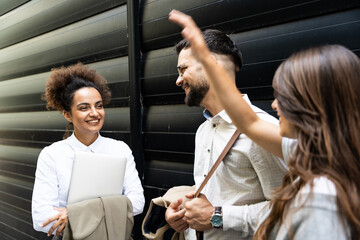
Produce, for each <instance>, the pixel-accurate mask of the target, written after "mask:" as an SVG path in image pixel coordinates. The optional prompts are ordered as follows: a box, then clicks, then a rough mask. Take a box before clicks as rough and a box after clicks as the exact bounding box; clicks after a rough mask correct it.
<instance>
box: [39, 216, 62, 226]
mask: <svg viewBox="0 0 360 240" xmlns="http://www.w3.org/2000/svg"><path fill="white" fill-rule="evenodd" d="M59 216H60V213H59V214H56V215H55V216H53V217H51V218H49V219H48V220H46V221H45V222H44V223H43V224H42V226H41V227H45V226H47V225H48V224H49V223H51V222H53V221H55V220H57V219H59Z"/></svg>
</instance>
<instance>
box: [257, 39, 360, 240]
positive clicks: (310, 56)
mask: <svg viewBox="0 0 360 240" xmlns="http://www.w3.org/2000/svg"><path fill="white" fill-rule="evenodd" d="M273 88H274V91H275V97H276V98H277V100H278V108H279V109H280V111H281V113H282V114H283V115H284V117H285V118H286V119H287V120H288V121H289V122H290V123H292V124H293V125H294V126H295V128H296V134H297V139H298V145H297V147H296V149H295V151H294V153H293V154H292V156H291V157H290V159H289V161H288V166H289V172H288V174H287V175H286V176H285V178H284V180H283V183H282V186H281V187H280V188H279V190H278V191H277V192H276V194H275V196H274V198H273V200H272V201H271V207H272V210H271V212H270V214H269V216H268V217H267V219H266V220H265V221H264V222H263V223H262V224H261V225H260V227H259V229H258V230H257V232H256V234H255V238H254V239H268V238H269V236H270V234H271V230H272V229H273V228H274V226H275V225H276V224H277V223H278V222H280V224H281V223H282V221H283V220H284V218H285V213H284V212H285V210H286V206H287V205H288V203H289V202H290V201H291V200H292V199H294V198H295V195H296V194H297V193H298V192H299V190H300V189H301V187H303V186H304V185H305V184H307V183H311V182H312V180H313V179H314V178H316V177H319V176H325V177H327V178H328V179H329V180H331V181H332V182H333V183H334V185H335V187H336V193H337V195H336V198H337V208H338V214H339V218H340V219H341V221H342V223H343V224H344V227H345V224H348V226H349V227H350V233H349V234H350V236H347V237H348V238H351V239H360V104H359V102H360V94H359V91H360V60H359V58H358V57H357V56H356V55H355V54H354V53H352V52H351V51H350V50H348V49H346V48H344V47H342V46H339V45H326V46H321V47H316V48H311V49H308V50H305V51H301V52H298V53H295V54H293V55H292V56H291V57H290V58H289V59H287V60H286V61H284V62H283V63H282V64H281V65H280V67H279V68H278V69H277V71H276V73H275V76H274V80H273ZM295 179H298V180H297V181H296V182H294V180H295ZM289 235H290V237H291V233H289Z"/></svg>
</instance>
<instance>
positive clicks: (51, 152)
mask: <svg viewBox="0 0 360 240" xmlns="http://www.w3.org/2000/svg"><path fill="white" fill-rule="evenodd" d="M110 98H111V92H110V90H109V88H108V86H107V81H106V80H105V79H104V78H103V77H102V76H100V75H99V74H97V73H96V71H95V70H93V69H90V68H89V67H87V66H85V65H83V64H81V63H78V64H76V65H72V66H69V67H67V68H66V67H61V68H57V69H52V70H51V75H50V78H49V80H48V81H47V83H46V90H45V93H44V95H43V99H44V100H46V101H47V106H46V107H47V109H56V110H58V111H60V112H62V114H63V115H64V117H65V119H66V120H67V121H68V125H67V127H66V133H65V135H64V140H62V141H59V142H55V143H53V144H52V145H50V146H48V147H45V148H44V149H43V150H42V151H41V153H40V155H39V158H38V163H37V168H36V173H35V184H34V191H33V198H32V217H33V224H34V228H35V230H37V231H43V232H46V233H48V236H49V235H51V234H56V235H59V234H60V233H62V232H63V230H64V227H65V225H66V222H67V219H68V217H67V210H66V204H67V196H68V191H69V184H70V178H71V169H72V163H73V160H74V154H75V152H79V151H82V152H93V153H103V154H109V155H117V156H119V155H120V156H125V157H126V158H127V164H126V171H125V179H124V186H123V190H122V192H123V194H124V195H125V196H127V197H128V198H129V199H130V201H131V203H132V206H133V212H134V215H137V214H140V213H141V212H142V211H143V207H144V202H145V199H144V195H143V188H142V186H141V182H140V179H139V176H138V172H137V170H136V168H135V162H134V157H133V155H132V153H131V150H130V148H129V147H128V146H127V145H126V144H125V143H124V142H122V141H118V140H115V139H111V138H106V137H102V136H101V135H100V134H99V131H100V129H101V128H102V126H103V124H104V118H105V110H104V106H105V105H106V104H108V103H109V102H110ZM71 128H73V133H71V131H70V129H71ZM56 229H57V230H56ZM55 230H56V231H55Z"/></svg>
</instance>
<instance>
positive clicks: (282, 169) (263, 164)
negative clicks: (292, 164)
mask: <svg viewBox="0 0 360 240" xmlns="http://www.w3.org/2000/svg"><path fill="white" fill-rule="evenodd" d="M249 159H250V161H251V164H252V167H253V168H254V170H255V172H256V174H257V176H258V178H259V181H260V185H261V188H262V191H263V193H264V197H265V199H267V200H269V199H270V198H271V195H272V193H273V191H274V189H275V188H277V187H279V186H280V185H281V183H282V179H283V178H284V175H285V174H286V173H287V171H288V168H287V166H286V164H285V162H284V161H283V160H282V159H280V158H278V157H276V156H275V155H273V154H271V153H269V152H268V151H266V150H265V149H263V148H262V147H260V146H259V145H257V144H256V143H254V142H252V143H251V147H250V150H249Z"/></svg>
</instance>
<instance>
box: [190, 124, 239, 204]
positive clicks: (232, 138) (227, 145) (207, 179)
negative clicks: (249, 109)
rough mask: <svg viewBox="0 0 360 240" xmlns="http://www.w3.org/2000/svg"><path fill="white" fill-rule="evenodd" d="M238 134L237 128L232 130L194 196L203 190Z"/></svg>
mask: <svg viewBox="0 0 360 240" xmlns="http://www.w3.org/2000/svg"><path fill="white" fill-rule="evenodd" d="M239 135H240V132H239V130H237V129H236V131H235V132H234V134H233V135H232V137H231V138H230V140H229V142H228V143H227V144H226V146H225V148H224V150H223V151H222V152H221V154H220V156H219V157H218V159H217V160H216V162H215V164H214V165H213V166H212V168H211V169H210V171H209V173H208V175H207V176H206V177H205V179H204V181H203V182H202V183H201V185H200V187H199V189H198V190H197V191H196V193H195V196H194V197H196V198H197V197H198V196H199V195H200V192H201V190H203V188H204V187H205V185H206V183H207V182H208V181H209V179H210V178H211V176H212V175H213V173H214V172H215V170H216V168H217V167H218V166H219V165H220V163H221V161H222V160H223V159H224V157H225V156H226V154H227V153H228V152H229V150H230V148H231V147H232V146H233V145H234V143H235V141H236V139H237V138H238V137H239Z"/></svg>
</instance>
